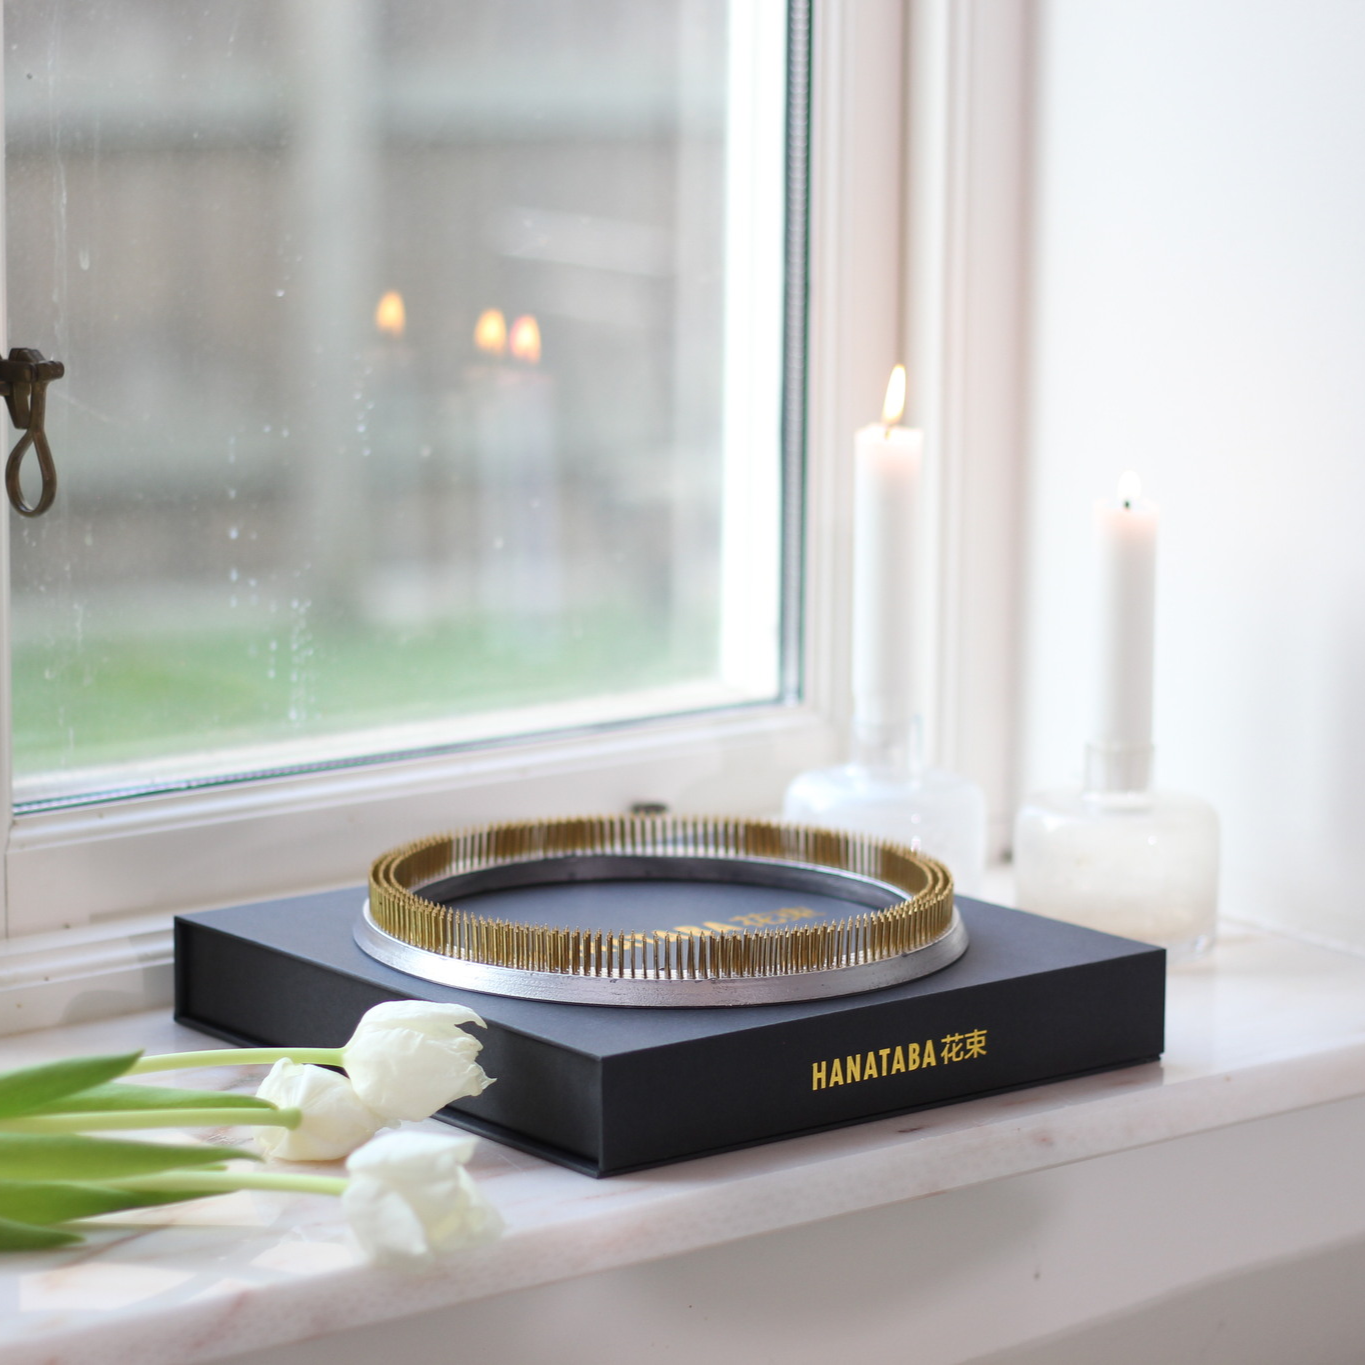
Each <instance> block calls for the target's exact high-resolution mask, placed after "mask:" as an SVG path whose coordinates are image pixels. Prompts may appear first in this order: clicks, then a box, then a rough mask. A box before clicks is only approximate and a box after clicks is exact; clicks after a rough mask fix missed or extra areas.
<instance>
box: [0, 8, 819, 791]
mask: <svg viewBox="0 0 1365 1365" xmlns="http://www.w3.org/2000/svg"><path fill="white" fill-rule="evenodd" d="M783 10H784V7H783V6H778V5H772V4H762V5H760V4H754V3H751V0H736V3H734V4H726V3H725V0H665V3H660V4H654V5H649V6H640V5H636V4H632V3H629V2H628V0H570V2H569V3H564V4H558V5H555V6H551V7H548V8H547V7H545V6H543V5H540V4H537V3H527V2H526V0H521V2H520V3H518V2H515V0H510V2H509V0H496V2H495V0H464V2H463V3H459V4H449V3H435V2H434V0H346V2H345V3H336V2H335V0H321V2H318V0H311V2H310V0H295V2H293V3H287V4H279V3H275V2H274V0H239V2H238V3H233V4H223V5H213V6H207V7H204V8H202V9H191V10H186V9H185V8H184V7H183V6H179V5H175V4H167V3H166V0H74V3H73V2H72V0H61V3H56V0H12V2H11V4H10V6H9V11H8V42H7V52H8V58H9V62H8V72H7V89H8V92H9V93H8V100H7V110H6V114H7V126H8V175H7V192H8V205H9V240H8V252H9V263H10V288H9V317H10V327H11V331H12V333H13V334H14V336H15V337H16V338H17V337H22V338H23V340H24V342H25V344H27V345H33V346H37V347H40V348H41V349H42V350H43V351H44V352H45V353H47V354H49V355H56V356H60V358H61V359H62V360H63V361H64V362H65V364H66V366H67V375H66V377H65V379H64V380H63V381H62V382H61V383H60V384H59V385H57V386H56V387H55V388H54V390H53V392H52V395H51V399H50V411H51V418H50V420H49V428H50V432H51V436H52V439H53V441H54V443H55V444H56V446H57V448H58V449H59V450H60V451H61V467H62V473H63V494H62V498H61V500H60V502H59V503H58V504H57V506H56V507H55V508H54V510H53V511H52V512H51V513H50V514H49V515H48V516H46V517H44V518H42V519H37V520H33V521H29V522H25V523H21V524H20V527H19V534H18V536H17V537H16V540H15V545H14V549H13V553H12V565H13V568H12V585H13V606H12V635H11V640H12V645H11V648H12V667H13V678H14V693H13V698H14V700H13V711H14V718H13V741H14V742H13V765H14V793H15V799H16V806H17V808H18V809H19V810H20V811H21V812H22V811H24V810H34V809H41V808H44V807H46V806H51V805H58V804H70V803H72V802H74V801H97V800H103V799H108V798H110V797H114V796H126V795H132V794H145V793H148V792H155V791H161V790H166V789H173V788H178V787H191V786H199V785H204V784H208V783H212V782H218V781H223V780H240V779H242V778H244V777H258V776H263V775H268V774H271V773H278V772H282V771H290V772H298V771H301V770H305V769H309V768H320V767H327V766H331V765H335V764H339V763H348V762H356V761H359V760H364V759H373V758H376V757H388V756H392V755H397V754H406V753H414V752H423V751H432V750H437V749H441V748H444V747H449V746H452V745H455V744H459V743H461V742H468V741H470V740H474V739H488V738H495V737H501V736H505V735H509V734H522V733H526V732H528V731H533V730H544V729H563V728H567V727H569V726H573V725H583V724H591V723H595V722H603V721H619V720H622V719H626V718H635V717H638V716H642V715H650V714H663V713H669V712H678V711H684V710H695V709H699V708H702V707H708V706H709V707H716V706H722V705H733V704H736V703H746V702H754V701H771V700H773V699H775V698H777V697H778V696H780V695H781V694H782V692H783V690H784V682H785V686H786V688H787V689H788V690H790V689H791V688H792V687H793V685H794V679H788V680H784V679H783V678H782V676H781V671H780V668H779V648H778V631H779V625H780V610H779V584H780V563H781V542H780V536H779V527H780V515H781V508H780V501H779V490H780V486H781V468H782V453H783V452H782V429H781V418H782V411H781V392H782V359H783V351H782V343H783V321H784V319H783V307H782V304H783V283H784V250H783V242H784V209H785V202H784V176H783V170H784V148H783V131H784V121H785V117H784V116H785V111H786V84H787V81H786V74H787V61H786V56H785V52H784V49H785V46H786V43H785V38H786V35H785V15H784V13H783ZM793 212H794V215H795V216H796V219H797V221H798V222H799V221H800V220H801V219H803V217H804V204H803V203H800V202H798V203H797V204H796V205H794V209H793ZM800 252H801V240H800V237H799V235H797V236H795V237H794V238H793V253H792V254H793V257H794V263H795V265H796V268H797V271H798V273H799V270H800V265H801V259H800ZM801 322H802V319H801V316H800V314H799V311H798V310H793V312H792V316H791V326H792V328H793V331H794V332H796V333H797V335H798V336H799V334H800V329H801ZM794 353H795V354H798V355H799V350H797V349H796V348H794ZM798 416H799V410H798ZM790 436H791V444H792V451H793V453H794V454H796V455H799V442H800V430H799V422H798V423H795V424H793V426H792V429H791V431H790Z"/></svg>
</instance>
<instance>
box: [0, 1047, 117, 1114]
mask: <svg viewBox="0 0 1365 1365" xmlns="http://www.w3.org/2000/svg"><path fill="white" fill-rule="evenodd" d="M141 1056H142V1054H141V1053H140V1052H129V1053H125V1054H124V1055H123V1056H119V1057H68V1058H66V1059H65V1060H64V1061H60V1062H45V1063H44V1064H43V1065H41V1066H26V1067H24V1068H22V1069H21V1070H19V1071H6V1072H3V1073H0V1119H10V1118H17V1117H18V1116H19V1115H21V1114H31V1113H32V1112H33V1111H34V1110H35V1109H38V1108H40V1107H41V1106H43V1105H48V1104H51V1103H52V1102H53V1101H54V1100H60V1099H62V1098H64V1097H65V1096H67V1095H74V1094H76V1093H78V1092H79V1091H81V1090H88V1089H90V1087H91V1086H94V1085H103V1084H104V1082H105V1081H112V1080H113V1079H114V1077H115V1076H122V1075H123V1073H124V1072H125V1071H127V1070H128V1068H129V1067H130V1066H132V1065H133V1063H134V1062H135V1061H137V1059H138V1058H139V1057H141Z"/></svg>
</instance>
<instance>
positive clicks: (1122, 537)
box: [1087, 470, 1158, 791]
mask: <svg viewBox="0 0 1365 1365" xmlns="http://www.w3.org/2000/svg"><path fill="white" fill-rule="evenodd" d="M1157 523H1158V515H1157V509H1156V507H1155V506H1154V505H1153V504H1152V503H1150V502H1145V501H1144V500H1143V499H1142V484H1141V481H1140V480H1139V479H1138V476H1137V475H1136V474H1134V473H1133V472H1132V471H1131V470H1130V471H1129V472H1127V473H1125V474H1124V475H1123V477H1122V478H1121V479H1120V480H1119V487H1118V496H1117V497H1116V498H1115V499H1114V500H1113V501H1112V502H1108V501H1101V502H1097V503H1096V504H1095V529H1096V539H1097V542H1098V559H1099V564H1098V570H1099V643H1100V658H1099V665H1100V667H1099V679H1098V687H1097V689H1096V698H1095V699H1096V706H1095V714H1094V719H1093V723H1092V726H1091V732H1090V737H1091V746H1090V751H1091V755H1092V758H1091V762H1090V764H1089V772H1088V775H1087V785H1088V786H1091V787H1093V788H1097V789H1100V790H1110V791H1112V790H1116V789H1125V790H1134V789H1139V788H1142V787H1145V786H1146V785H1147V781H1148V778H1149V775H1150V769H1151V752H1152V639H1153V627H1154V623H1155V608H1156V541H1157Z"/></svg>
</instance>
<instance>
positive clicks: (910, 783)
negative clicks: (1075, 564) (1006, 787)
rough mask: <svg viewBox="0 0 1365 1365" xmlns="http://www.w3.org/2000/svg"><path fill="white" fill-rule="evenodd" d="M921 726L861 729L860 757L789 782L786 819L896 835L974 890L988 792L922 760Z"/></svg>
mask: <svg viewBox="0 0 1365 1365" xmlns="http://www.w3.org/2000/svg"><path fill="white" fill-rule="evenodd" d="M918 732H919V727H918V725H910V726H907V727H904V728H902V727H894V728H893V727H882V728H873V727H861V728H860V729H859V730H858V731H856V732H855V739H854V752H853V758H852V761H851V762H849V763H845V764H843V765H841V766H840V767H837V768H817V769H813V770H812V771H810V772H805V773H801V774H800V775H799V776H798V777H796V778H794V779H793V780H792V782H791V783H790V785H789V786H788V787H787V792H786V796H785V798H784V800H783V803H782V818H783V819H784V820H791V821H793V822H795V823H797V824H803V825H821V826H824V827H825V828H828V829H845V830H850V831H851V832H853V833H855V834H871V835H874V836H875V837H877V838H881V839H893V840H895V841H896V842H897V843H901V844H905V845H906V846H907V847H909V848H912V849H914V850H915V851H916V852H919V853H925V854H928V856H929V857H931V858H937V859H938V860H939V861H940V862H942V863H946V864H947V867H948V870H949V871H950V872H951V873H952V874H953V884H954V886H955V887H956V888H957V890H959V891H961V892H963V893H964V894H966V895H973V894H975V893H976V892H977V891H978V890H979V889H980V886H981V878H982V874H983V872H984V870H985V863H986V798H985V795H984V793H983V792H982V790H981V788H980V787H978V786H977V785H976V783H975V782H970V781H968V780H967V779H966V778H965V777H959V776H957V774H955V773H950V772H944V771H943V770H941V769H938V768H926V767H924V766H923V765H922V764H921V763H920V762H919V761H918V760H919V743H918Z"/></svg>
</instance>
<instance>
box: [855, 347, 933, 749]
mask: <svg viewBox="0 0 1365 1365" xmlns="http://www.w3.org/2000/svg"><path fill="white" fill-rule="evenodd" d="M904 407H905V369H904V367H903V366H900V365H897V366H896V368H895V370H894V371H893V372H892V375H891V382H890V384H889V385H888V386H887V390H886V405H885V406H884V407H883V409H882V420H881V422H880V423H876V424H874V425H872V426H867V427H863V428H862V429H861V430H860V431H859V432H857V434H856V435H855V437H854V455H853V459H854V492H853V704H854V713H855V716H856V718H857V719H858V720H859V721H861V722H863V723H865V724H868V725H875V726H883V725H895V724H898V723H901V722H904V721H907V720H909V719H910V716H911V667H912V662H913V640H912V635H913V622H914V611H913V605H914V594H915V572H914V569H915V559H916V541H917V539H918V536H917V526H916V515H917V510H918V506H919V482H920V462H921V459H922V458H923V448H924V437H923V435H922V433H921V432H919V431H915V430H911V429H910V428H908V427H903V426H898V425H897V423H898V422H899V420H900V416H901V413H902V412H903V411H904Z"/></svg>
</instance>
